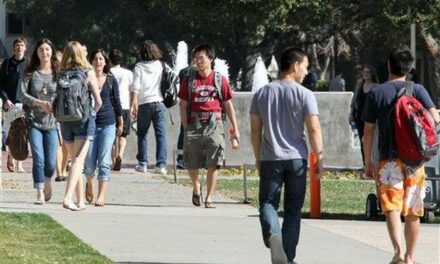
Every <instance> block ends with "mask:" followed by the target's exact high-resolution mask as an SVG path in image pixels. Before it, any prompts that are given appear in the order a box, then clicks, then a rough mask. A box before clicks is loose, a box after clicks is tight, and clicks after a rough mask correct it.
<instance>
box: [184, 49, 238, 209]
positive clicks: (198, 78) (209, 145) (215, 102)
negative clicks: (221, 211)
mask: <svg viewBox="0 0 440 264" xmlns="http://www.w3.org/2000/svg"><path fill="white" fill-rule="evenodd" d="M192 57H193V59H194V61H195V65H196V67H197V71H192V74H190V75H189V76H187V77H184V78H183V81H182V83H181V86H180V90H179V98H180V116H181V121H182V125H183V128H184V131H185V136H184V138H185V139H184V141H185V142H184V147H183V148H184V150H183V159H184V163H185V167H186V168H187V169H188V173H189V176H190V178H191V181H192V184H193V193H192V203H193V204H194V205H195V206H201V205H202V193H201V192H200V190H201V186H200V182H199V169H203V168H207V171H208V172H207V181H206V183H207V194H206V198H205V201H204V203H205V207H206V208H215V206H214V205H213V203H212V202H213V196H214V191H215V185H216V181H217V172H218V170H219V169H220V168H221V166H222V165H223V161H224V159H225V153H224V150H225V138H224V137H225V132H224V128H223V121H224V120H223V114H222V113H223V111H225V112H226V114H227V116H228V117H229V120H230V121H231V124H232V128H231V130H230V133H231V138H233V139H236V140H237V141H238V140H239V139H240V133H239V131H238V126H237V118H236V116H235V110H234V106H233V104H232V100H231V99H232V91H231V88H230V86H229V82H228V81H227V79H226V78H225V77H224V76H221V75H220V74H219V73H217V72H214V70H213V69H214V59H215V50H214V48H213V47H212V46H211V45H209V44H201V45H198V46H197V47H196V48H195V49H194V50H193V52H192ZM217 86H218V87H217Z"/></svg>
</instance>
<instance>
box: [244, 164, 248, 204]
mask: <svg viewBox="0 0 440 264" xmlns="http://www.w3.org/2000/svg"><path fill="white" fill-rule="evenodd" d="M243 192H244V200H243V203H245V204H247V203H249V200H248V194H247V165H246V164H243Z"/></svg>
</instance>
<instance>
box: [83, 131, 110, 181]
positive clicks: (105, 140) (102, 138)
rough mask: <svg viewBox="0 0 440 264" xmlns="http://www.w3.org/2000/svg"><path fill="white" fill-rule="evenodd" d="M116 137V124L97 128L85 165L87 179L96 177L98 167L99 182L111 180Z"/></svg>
mask: <svg viewBox="0 0 440 264" xmlns="http://www.w3.org/2000/svg"><path fill="white" fill-rule="evenodd" d="M115 137H116V126H115V124H112V125H108V126H104V127H96V132H95V137H94V138H93V141H92V142H91V146H90V147H89V151H88V152H87V157H86V161H85V164H84V174H85V175H86V177H87V178H90V177H94V176H95V171H96V167H98V180H100V181H108V180H109V178H110V163H111V154H112V145H113V142H114V141H115Z"/></svg>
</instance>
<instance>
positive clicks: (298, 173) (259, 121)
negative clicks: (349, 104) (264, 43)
mask: <svg viewBox="0 0 440 264" xmlns="http://www.w3.org/2000/svg"><path fill="white" fill-rule="evenodd" d="M307 67H308V59H307V54H306V53H305V52H304V51H302V50H301V49H298V48H294V47H291V48H287V49H286V50H284V52H283V54H282V56H281V71H282V73H281V80H276V81H273V82H271V83H269V84H268V85H266V86H264V87H263V88H261V89H260V90H258V91H257V92H256V93H255V95H254V97H253V99H252V103H251V107H250V111H249V112H250V119H251V120H250V121H251V140H252V146H253V149H254V155H255V160H256V165H257V167H258V168H259V171H260V190H259V202H260V223H261V227H262V231H263V240H264V243H265V245H266V246H267V247H269V248H270V251H271V256H272V263H287V262H289V263H294V262H293V260H294V258H295V256H296V246H297V244H298V239H299V230H300V222H301V208H302V206H303V203H304V196H305V192H306V191H305V189H306V175H307V155H308V151H307V144H306V139H305V134H304V123H305V124H306V126H307V132H308V135H309V141H310V145H311V147H312V150H313V151H314V152H315V153H316V156H317V162H318V163H317V175H318V177H320V175H321V173H322V171H323V169H322V136H321V126H320V123H319V118H318V116H319V112H318V105H317V103H316V98H315V96H314V95H313V92H311V91H310V90H308V89H307V88H305V87H304V86H302V85H301V84H300V83H302V81H303V79H304V77H305V75H306V74H307ZM283 184H284V194H285V196H284V209H285V210H284V223H283V227H282V229H281V228H280V224H279V222H278V214H277V209H278V206H279V202H280V195H281V192H280V191H281V188H282V186H283Z"/></svg>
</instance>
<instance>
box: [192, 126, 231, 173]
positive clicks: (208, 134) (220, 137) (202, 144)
mask: <svg viewBox="0 0 440 264" xmlns="http://www.w3.org/2000/svg"><path fill="white" fill-rule="evenodd" d="M224 159H225V131H224V129H223V122H214V123H210V122H205V123H200V124H199V126H198V127H197V126H196V125H195V124H188V127H187V129H186V131H185V141H184V146H183V161H184V163H185V167H186V168H187V169H190V170H193V169H201V168H217V169H219V168H220V167H221V166H222V165H223V161H224Z"/></svg>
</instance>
